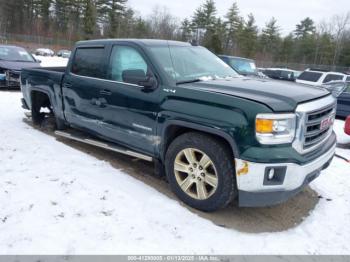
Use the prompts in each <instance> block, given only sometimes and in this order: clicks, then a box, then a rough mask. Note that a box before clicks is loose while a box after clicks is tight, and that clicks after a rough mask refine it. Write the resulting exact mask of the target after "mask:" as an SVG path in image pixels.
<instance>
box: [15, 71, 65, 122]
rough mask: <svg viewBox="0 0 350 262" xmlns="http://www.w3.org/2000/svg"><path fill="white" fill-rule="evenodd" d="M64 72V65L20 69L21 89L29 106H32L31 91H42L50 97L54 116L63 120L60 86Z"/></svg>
mask: <svg viewBox="0 0 350 262" xmlns="http://www.w3.org/2000/svg"><path fill="white" fill-rule="evenodd" d="M64 72H65V67H52V68H45V69H43V68H37V69H24V70H23V71H22V74H21V90H22V93H23V97H24V99H25V101H26V103H27V105H28V106H29V108H31V107H32V101H31V94H32V92H33V91H40V92H43V93H45V94H47V95H48V97H49V98H50V102H51V105H52V107H53V110H54V112H55V114H56V116H57V117H58V118H60V119H62V120H64V114H63V104H62V88H61V84H62V80H63V77H64Z"/></svg>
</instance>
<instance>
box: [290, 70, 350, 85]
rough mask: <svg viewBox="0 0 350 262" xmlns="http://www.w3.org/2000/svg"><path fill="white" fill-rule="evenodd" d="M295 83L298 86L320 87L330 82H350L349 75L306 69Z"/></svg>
mask: <svg viewBox="0 0 350 262" xmlns="http://www.w3.org/2000/svg"><path fill="white" fill-rule="evenodd" d="M295 81H296V82H297V83H300V84H306V85H312V86H322V85H324V84H326V83H329V82H331V81H342V82H346V81H350V75H345V74H342V73H339V72H331V71H322V70H316V69H306V70H305V71H304V72H302V73H301V74H300V75H299V76H298V78H297V79H296V80H295Z"/></svg>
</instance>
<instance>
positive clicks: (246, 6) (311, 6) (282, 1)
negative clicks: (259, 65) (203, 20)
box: [128, 0, 350, 35]
mask: <svg viewBox="0 0 350 262" xmlns="http://www.w3.org/2000/svg"><path fill="white" fill-rule="evenodd" d="M204 1H205V0H171V1H169V0H129V1H128V3H129V6H131V7H132V8H134V9H135V10H137V11H139V13H140V14H142V15H143V16H145V15H148V14H149V13H151V12H152V9H153V8H154V7H155V6H157V5H158V6H165V7H167V8H168V9H169V11H170V12H171V13H172V14H173V15H174V16H176V17H178V18H179V19H184V18H186V17H191V15H192V14H193V11H194V10H195V9H196V8H197V7H198V6H200V5H201V4H202V3H203V2H204ZM215 2H216V6H217V9H218V15H220V16H224V15H225V13H226V12H227V10H228V9H229V8H230V6H231V5H232V3H233V2H234V1H233V0H232V1H231V0H216V1H215ZM235 2H237V4H238V7H239V9H240V13H241V15H242V16H244V17H246V16H247V15H248V14H249V13H253V15H254V16H255V19H256V21H257V25H258V26H259V28H262V27H263V26H264V25H265V23H266V22H267V21H268V20H270V19H271V17H275V18H276V19H277V21H278V25H279V26H280V28H281V33H282V34H283V35H286V34H288V33H289V32H291V31H293V30H294V29H295V25H296V24H298V23H299V22H300V21H301V20H302V19H304V18H305V17H310V18H312V19H313V20H314V21H315V22H316V23H319V22H321V21H322V20H328V19H330V18H331V17H332V16H333V15H336V14H345V13H346V12H350V0H235Z"/></svg>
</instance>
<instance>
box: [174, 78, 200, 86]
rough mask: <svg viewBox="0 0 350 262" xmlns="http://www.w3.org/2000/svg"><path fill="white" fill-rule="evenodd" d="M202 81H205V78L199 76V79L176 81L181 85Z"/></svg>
mask: <svg viewBox="0 0 350 262" xmlns="http://www.w3.org/2000/svg"><path fill="white" fill-rule="evenodd" d="M200 81H203V80H202V79H199V78H197V79H191V80H184V81H179V82H176V84H177V85H181V84H189V83H195V82H200Z"/></svg>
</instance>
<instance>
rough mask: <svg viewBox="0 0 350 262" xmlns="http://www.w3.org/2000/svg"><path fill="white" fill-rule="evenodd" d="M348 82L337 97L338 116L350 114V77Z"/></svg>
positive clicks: (342, 116) (343, 116)
mask: <svg viewBox="0 0 350 262" xmlns="http://www.w3.org/2000/svg"><path fill="white" fill-rule="evenodd" d="M346 84H347V87H346V88H345V90H344V91H343V92H342V93H341V94H340V95H339V96H338V97H337V116H338V117H341V118H345V117H347V116H349V115H350V79H349V82H346Z"/></svg>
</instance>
